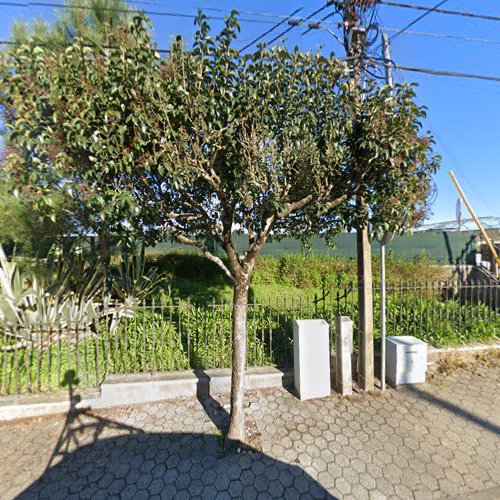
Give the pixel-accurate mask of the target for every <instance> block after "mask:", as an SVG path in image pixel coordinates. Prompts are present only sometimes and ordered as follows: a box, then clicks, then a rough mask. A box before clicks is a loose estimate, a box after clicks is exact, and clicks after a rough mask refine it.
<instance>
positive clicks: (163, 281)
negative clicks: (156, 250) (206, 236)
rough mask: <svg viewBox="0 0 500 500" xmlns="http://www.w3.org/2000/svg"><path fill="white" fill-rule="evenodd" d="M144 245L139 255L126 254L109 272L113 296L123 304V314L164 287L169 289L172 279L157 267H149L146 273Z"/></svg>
mask: <svg viewBox="0 0 500 500" xmlns="http://www.w3.org/2000/svg"><path fill="white" fill-rule="evenodd" d="M144 248H145V247H144V244H143V245H142V247H141V250H140V253H139V254H133V255H130V254H129V253H125V254H123V255H122V256H121V259H120V261H119V262H118V263H116V264H115V265H113V266H112V267H111V268H110V270H109V274H108V276H109V279H110V280H111V289H112V293H113V296H114V297H116V298H117V299H118V300H119V301H120V303H122V304H123V307H124V311H123V314H127V311H126V310H127V309H128V308H130V309H133V308H135V307H137V305H138V304H140V303H141V302H144V301H145V300H146V299H147V298H149V296H150V295H152V294H153V293H155V292H157V291H158V290H159V289H160V288H161V287H162V286H165V287H167V288H169V286H170V279H169V277H168V275H167V274H166V273H159V272H158V268H157V267H156V266H149V267H148V269H147V271H146V260H145V258H144Z"/></svg>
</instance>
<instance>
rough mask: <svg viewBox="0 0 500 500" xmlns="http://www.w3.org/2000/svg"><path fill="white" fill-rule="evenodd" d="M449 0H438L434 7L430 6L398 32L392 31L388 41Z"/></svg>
mask: <svg viewBox="0 0 500 500" xmlns="http://www.w3.org/2000/svg"><path fill="white" fill-rule="evenodd" d="M448 1H449V0H441V1H440V2H438V3H437V4H436V5H435V6H434V7H431V8H430V9H428V10H426V11H425V12H424V13H423V14H422V15H420V16H418V17H417V18H415V19H414V20H413V21H412V22H411V23H408V24H407V25H406V26H405V27H404V28H401V29H400V30H399V31H398V32H396V33H394V35H392V36H391V37H390V38H389V41H391V40H393V39H394V38H396V37H397V36H399V35H401V33H404V32H405V31H406V30H407V29H408V28H411V27H412V26H413V25H415V24H417V23H418V22H419V21H421V20H422V19H423V18H424V17H426V16H428V15H429V14H432V13H433V12H435V11H436V9H438V8H439V7H441V5H444V4H445V3H446V2H448Z"/></svg>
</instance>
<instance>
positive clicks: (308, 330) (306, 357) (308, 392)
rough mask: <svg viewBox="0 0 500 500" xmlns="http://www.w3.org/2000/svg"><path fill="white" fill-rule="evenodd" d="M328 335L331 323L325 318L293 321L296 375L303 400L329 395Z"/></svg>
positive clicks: (294, 374)
mask: <svg viewBox="0 0 500 500" xmlns="http://www.w3.org/2000/svg"><path fill="white" fill-rule="evenodd" d="M329 337H330V336H329V326H328V323H327V322H326V321H325V320H324V319H303V320H295V321H294V322H293V376H294V383H295V388H296V389H297V392H298V395H299V398H300V399H302V400H304V399H312V398H323V397H325V396H329V395H330V392H331V381H330V340H329Z"/></svg>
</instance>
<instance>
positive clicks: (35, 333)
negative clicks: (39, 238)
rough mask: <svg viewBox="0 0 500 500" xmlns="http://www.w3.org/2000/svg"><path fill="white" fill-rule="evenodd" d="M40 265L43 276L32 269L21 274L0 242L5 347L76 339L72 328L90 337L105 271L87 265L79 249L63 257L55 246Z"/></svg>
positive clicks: (0, 307) (98, 312)
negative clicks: (7, 339) (43, 266)
mask: <svg viewBox="0 0 500 500" xmlns="http://www.w3.org/2000/svg"><path fill="white" fill-rule="evenodd" d="M44 264H45V272H44V274H43V276H42V277H40V276H37V274H36V273H35V272H33V271H30V272H28V273H27V274H25V275H23V273H22V272H21V270H20V268H19V266H18V264H17V262H16V261H15V260H12V261H9V260H8V259H7V257H6V255H5V252H4V251H3V248H2V247H1V246H0V330H2V332H3V333H4V334H5V335H7V336H8V337H9V338H10V339H11V340H12V342H11V343H8V345H5V346H3V347H2V349H3V350H12V349H17V348H21V347H25V346H27V345H28V344H30V343H36V344H37V345H39V346H41V347H43V346H46V345H48V344H50V343H51V342H53V341H56V340H58V339H60V338H63V337H64V338H66V337H68V336H70V337H71V338H75V337H76V335H75V333H76V332H78V335H82V336H86V335H90V334H92V331H94V330H95V326H96V324H97V322H98V321H99V319H100V318H101V317H102V311H103V304H102V297H103V296H104V275H103V273H102V272H101V270H100V269H99V268H96V267H92V266H90V265H87V264H86V263H85V262H84V260H83V259H82V258H81V257H79V255H78V251H76V252H73V253H72V256H71V257H70V258H64V257H63V255H62V253H61V252H60V251H59V250H58V249H57V248H56V249H54V251H51V252H50V253H49V256H48V258H47V259H46V261H45V262H44ZM75 277H76V278H78V281H77V283H78V284H77V286H76V287H75ZM104 297H105V296H104ZM105 300H107V299H106V297H105Z"/></svg>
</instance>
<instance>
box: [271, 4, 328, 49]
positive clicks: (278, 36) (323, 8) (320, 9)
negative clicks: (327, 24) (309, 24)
mask: <svg viewBox="0 0 500 500" xmlns="http://www.w3.org/2000/svg"><path fill="white" fill-rule="evenodd" d="M332 3H333V0H328V1H327V3H326V5H323V7H320V8H319V9H317V10H315V11H314V12H313V13H312V14H309V15H308V16H307V17H306V18H304V19H301V20H300V23H302V22H305V21H309V20H310V19H311V18H312V17H313V16H315V15H316V14H319V13H320V12H323V11H324V10H325V9H326V8H328V7H330V5H332ZM300 23H296V24H292V25H290V26H289V27H288V28H287V29H286V30H285V31H283V32H282V33H280V34H279V35H277V36H275V37H274V38H273V39H272V40H271V41H270V42H268V43H269V45H270V44H271V43H274V42H275V41H276V40H278V39H280V38H281V37H283V36H285V35H286V34H287V33H288V32H289V31H291V30H293V28H295V26H299V25H300Z"/></svg>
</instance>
